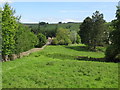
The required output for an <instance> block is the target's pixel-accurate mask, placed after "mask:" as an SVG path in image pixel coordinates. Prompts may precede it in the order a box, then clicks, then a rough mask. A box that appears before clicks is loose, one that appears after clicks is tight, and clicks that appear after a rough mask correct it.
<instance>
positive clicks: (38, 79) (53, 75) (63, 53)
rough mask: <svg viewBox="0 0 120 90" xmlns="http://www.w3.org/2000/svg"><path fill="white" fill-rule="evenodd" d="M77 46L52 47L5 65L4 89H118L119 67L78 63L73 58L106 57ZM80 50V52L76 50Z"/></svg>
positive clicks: (104, 63) (109, 64) (97, 63)
mask: <svg viewBox="0 0 120 90" xmlns="http://www.w3.org/2000/svg"><path fill="white" fill-rule="evenodd" d="M83 46H84V45H81V47H80V46H79V47H78V45H77V46H67V47H66V46H48V47H46V48H45V50H43V51H39V52H36V53H33V54H31V55H30V56H28V57H23V58H21V59H17V60H15V61H11V62H5V63H3V87H4V88H14V87H17V88H21V87H22V88H28V87H30V88H48V87H51V88H59V87H62V88H104V87H105V88H116V87H118V86H117V85H118V64H117V63H106V62H92V61H78V60H74V59H73V56H78V55H80V56H81V55H82V56H86V55H87V56H89V57H95V58H102V57H104V53H103V52H90V51H87V50H86V49H85V48H83ZM76 49H77V50H76Z"/></svg>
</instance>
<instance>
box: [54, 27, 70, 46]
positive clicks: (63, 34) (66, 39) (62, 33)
mask: <svg viewBox="0 0 120 90" xmlns="http://www.w3.org/2000/svg"><path fill="white" fill-rule="evenodd" d="M56 39H57V40H58V44H60V45H68V44H71V40H70V32H69V31H68V30H67V29H63V28H59V29H58V30H57V34H56Z"/></svg>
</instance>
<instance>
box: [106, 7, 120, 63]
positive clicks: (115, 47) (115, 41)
mask: <svg viewBox="0 0 120 90" xmlns="http://www.w3.org/2000/svg"><path fill="white" fill-rule="evenodd" d="M116 18H117V19H116V20H114V21H113V26H114V29H115V30H113V31H112V32H111V33H110V38H111V41H112V45H110V46H109V47H108V49H107V51H106V58H107V60H111V59H110V58H112V59H113V60H112V61H114V62H116V61H120V59H119V58H118V59H116V57H117V56H118V55H119V54H120V40H119V39H120V7H117V11H116ZM110 47H112V51H114V53H111V52H110V55H111V56H110V55H109V54H108V53H109V52H108V51H109V49H110Z"/></svg>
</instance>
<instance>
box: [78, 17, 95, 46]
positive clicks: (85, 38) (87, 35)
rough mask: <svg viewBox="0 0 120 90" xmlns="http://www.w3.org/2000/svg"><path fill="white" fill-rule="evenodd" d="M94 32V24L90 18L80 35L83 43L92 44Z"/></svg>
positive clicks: (82, 25)
mask: <svg viewBox="0 0 120 90" xmlns="http://www.w3.org/2000/svg"><path fill="white" fill-rule="evenodd" d="M92 30H93V22H92V19H91V18H90V17H87V18H86V19H85V20H84V21H83V23H82V24H81V26H80V31H79V35H80V37H81V42H82V43H84V44H85V45H89V44H91V38H92V34H91V33H92Z"/></svg>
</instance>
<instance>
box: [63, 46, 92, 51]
mask: <svg viewBox="0 0 120 90" xmlns="http://www.w3.org/2000/svg"><path fill="white" fill-rule="evenodd" d="M65 48H68V49H73V50H76V51H90V50H89V49H88V47H86V46H65Z"/></svg>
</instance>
